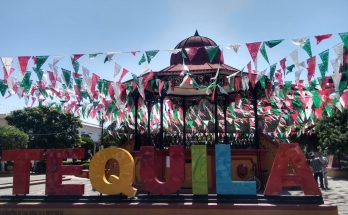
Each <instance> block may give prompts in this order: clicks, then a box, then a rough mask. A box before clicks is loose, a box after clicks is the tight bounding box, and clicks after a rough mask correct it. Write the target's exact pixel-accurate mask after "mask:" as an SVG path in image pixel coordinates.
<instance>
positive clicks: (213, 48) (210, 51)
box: [205, 46, 219, 63]
mask: <svg viewBox="0 0 348 215" xmlns="http://www.w3.org/2000/svg"><path fill="white" fill-rule="evenodd" d="M205 50H206V51H207V54H208V57H209V62H210V63H211V62H212V61H213V60H214V58H215V56H216V54H217V53H218V51H219V46H208V47H205Z"/></svg>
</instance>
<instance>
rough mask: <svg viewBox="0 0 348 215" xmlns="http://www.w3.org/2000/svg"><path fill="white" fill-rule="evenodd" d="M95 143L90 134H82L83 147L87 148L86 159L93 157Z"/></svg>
mask: <svg viewBox="0 0 348 215" xmlns="http://www.w3.org/2000/svg"><path fill="white" fill-rule="evenodd" d="M94 144H95V143H94V141H93V140H92V138H91V137H90V136H89V135H85V134H82V135H81V147H82V148H84V149H85V158H84V160H88V159H90V158H91V156H92V153H93V149H94Z"/></svg>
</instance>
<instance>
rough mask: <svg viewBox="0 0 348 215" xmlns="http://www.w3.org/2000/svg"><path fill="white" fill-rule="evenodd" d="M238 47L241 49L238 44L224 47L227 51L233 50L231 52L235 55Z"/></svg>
mask: <svg viewBox="0 0 348 215" xmlns="http://www.w3.org/2000/svg"><path fill="white" fill-rule="evenodd" d="M240 47H241V44H239V43H237V44H231V45H228V46H226V48H228V49H233V51H234V52H235V53H238V50H239V48H240Z"/></svg>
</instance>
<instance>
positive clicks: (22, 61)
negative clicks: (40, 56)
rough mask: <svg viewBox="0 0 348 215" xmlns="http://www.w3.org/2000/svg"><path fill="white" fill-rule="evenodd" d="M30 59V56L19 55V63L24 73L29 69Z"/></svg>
mask: <svg viewBox="0 0 348 215" xmlns="http://www.w3.org/2000/svg"><path fill="white" fill-rule="evenodd" d="M29 59H30V56H19V57H18V64H19V68H20V70H21V73H22V75H24V74H25V72H26V71H27V67H28V61H29Z"/></svg>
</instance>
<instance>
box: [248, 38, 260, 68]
mask: <svg viewBox="0 0 348 215" xmlns="http://www.w3.org/2000/svg"><path fill="white" fill-rule="evenodd" d="M245 45H246V46H247V48H248V50H249V53H250V56H251V59H253V62H254V63H255V62H256V58H257V54H258V52H259V48H260V45H261V42H254V43H246V44H245Z"/></svg>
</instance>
